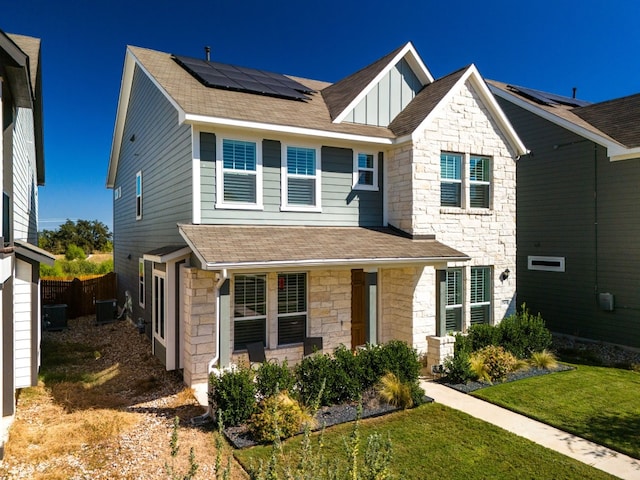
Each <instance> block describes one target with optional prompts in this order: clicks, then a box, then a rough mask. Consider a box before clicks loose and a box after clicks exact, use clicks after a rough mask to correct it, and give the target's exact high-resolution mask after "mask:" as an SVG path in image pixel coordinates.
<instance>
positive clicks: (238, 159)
mask: <svg viewBox="0 0 640 480" xmlns="http://www.w3.org/2000/svg"><path fill="white" fill-rule="evenodd" d="M261 154H262V152H261V144H260V142H254V141H248V140H235V139H229V138H223V139H222V141H220V142H219V143H218V151H217V158H218V161H217V162H216V178H217V181H216V191H217V193H216V199H217V202H216V207H217V208H246V209H260V208H262V159H261Z"/></svg>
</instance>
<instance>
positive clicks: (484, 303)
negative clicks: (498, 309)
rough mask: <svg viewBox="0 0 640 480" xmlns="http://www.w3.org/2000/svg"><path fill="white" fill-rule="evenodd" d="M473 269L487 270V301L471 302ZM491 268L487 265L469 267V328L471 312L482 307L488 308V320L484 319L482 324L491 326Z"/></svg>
mask: <svg viewBox="0 0 640 480" xmlns="http://www.w3.org/2000/svg"><path fill="white" fill-rule="evenodd" d="M474 269H482V270H487V282H488V283H489V293H488V297H489V299H488V300H483V301H482V302H474V301H473V298H472V297H473V271H474ZM492 279H493V268H492V267H491V266H489V265H475V266H473V267H471V270H470V278H469V290H470V292H469V293H470V296H471V300H470V301H469V307H470V310H469V315H470V317H469V326H471V325H472V324H471V318H472V315H471V310H473V308H474V307H484V306H488V307H489V314H488V318H487V319H486V320H487V321H486V322H484V323H486V324H489V325H491V324H492V317H491V298H492V297H493V282H492Z"/></svg>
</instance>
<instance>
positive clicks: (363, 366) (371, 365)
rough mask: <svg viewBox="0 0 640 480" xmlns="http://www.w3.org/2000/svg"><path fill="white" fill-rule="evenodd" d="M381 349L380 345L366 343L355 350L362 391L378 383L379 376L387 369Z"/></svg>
mask: <svg viewBox="0 0 640 480" xmlns="http://www.w3.org/2000/svg"><path fill="white" fill-rule="evenodd" d="M381 351H382V346H381V345H372V344H370V343H368V344H366V345H365V346H364V347H363V348H361V349H359V350H358V352H357V357H358V363H359V365H360V370H359V373H360V383H361V385H362V389H363V391H364V390H366V389H368V388H370V387H373V386H374V385H375V384H376V383H378V381H379V380H380V377H382V376H383V375H384V374H385V373H386V372H388V371H389V368H388V366H387V365H386V362H385V359H384V358H383V357H382V354H381Z"/></svg>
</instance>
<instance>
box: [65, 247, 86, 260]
mask: <svg viewBox="0 0 640 480" xmlns="http://www.w3.org/2000/svg"><path fill="white" fill-rule="evenodd" d="M85 257H86V255H85V253H84V250H82V248H80V247H79V246H77V245H74V244H73V243H72V244H70V245H69V246H68V247H67V251H66V252H65V253H64V258H66V259H67V260H69V261H71V260H81V259H82V260H84V258H85Z"/></svg>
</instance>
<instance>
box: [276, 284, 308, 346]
mask: <svg viewBox="0 0 640 480" xmlns="http://www.w3.org/2000/svg"><path fill="white" fill-rule="evenodd" d="M306 330H307V274H306V273H279V274H278V345H288V344H292V343H302V342H303V341H304V337H305V334H306Z"/></svg>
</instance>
